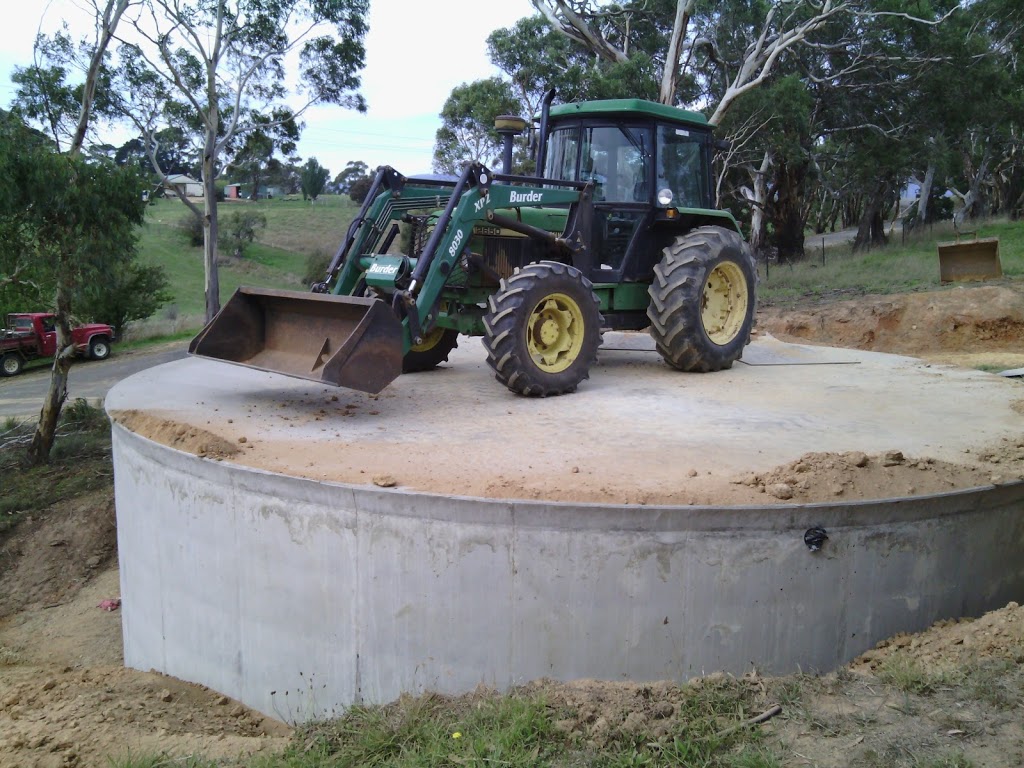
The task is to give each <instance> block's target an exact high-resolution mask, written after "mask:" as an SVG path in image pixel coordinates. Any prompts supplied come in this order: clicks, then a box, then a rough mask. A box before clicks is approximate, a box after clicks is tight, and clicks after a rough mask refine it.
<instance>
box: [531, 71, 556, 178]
mask: <svg viewBox="0 0 1024 768" xmlns="http://www.w3.org/2000/svg"><path fill="white" fill-rule="evenodd" d="M554 98H555V89H554V88H549V89H548V92H547V93H545V94H544V99H543V100H542V101H541V105H540V136H539V137H538V138H537V169H536V171H534V175H535V176H541V177H542V176H544V161H545V160H547V151H548V114H549V113H550V112H551V102H552V101H554Z"/></svg>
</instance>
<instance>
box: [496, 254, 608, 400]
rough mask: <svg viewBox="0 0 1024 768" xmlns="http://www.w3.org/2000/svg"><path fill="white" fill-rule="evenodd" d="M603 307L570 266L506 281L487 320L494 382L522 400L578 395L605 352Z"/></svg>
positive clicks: (540, 268)
mask: <svg viewBox="0 0 1024 768" xmlns="http://www.w3.org/2000/svg"><path fill="white" fill-rule="evenodd" d="M599 306H600V305H599V302H598V299H597V296H595V295H594V287H593V285H592V284H591V282H590V281H589V280H587V278H585V277H584V276H583V273H582V272H580V271H579V270H578V269H576V268H574V267H570V266H568V265H566V264H560V263H558V262H554V261H541V262H537V263H535V264H528V265H527V266H525V267H523V268H522V269H519V270H516V272H515V273H513V274H512V276H511V277H508V278H503V279H502V281H501V285H500V287H499V288H498V290H497V291H496V292H495V293H494V294H492V295H491V297H490V299H488V309H489V310H490V311H489V312H488V314H487V315H485V316H484V347H485V348H486V349H487V363H488V365H490V366H491V368H493V369H494V377H495V378H496V379H497V380H498V381H500V382H501V383H502V384H504V385H505V386H506V387H508V388H509V389H510V390H512V391H513V392H515V393H517V394H520V395H528V396H532V397H548V396H549V395H561V394H565V393H567V392H575V391H576V387H577V385H579V383H580V382H581V381H583V380H584V379H586V378H588V377H589V372H590V366H591V364H592V363H593V362H594V361H595V360H596V359H597V349H598V347H600V346H601V325H602V319H601V312H600V309H599Z"/></svg>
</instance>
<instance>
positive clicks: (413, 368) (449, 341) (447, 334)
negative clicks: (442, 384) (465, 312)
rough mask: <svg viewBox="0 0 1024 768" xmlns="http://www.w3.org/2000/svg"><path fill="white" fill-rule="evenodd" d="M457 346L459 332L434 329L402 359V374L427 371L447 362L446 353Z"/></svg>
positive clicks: (447, 329)
mask: <svg viewBox="0 0 1024 768" xmlns="http://www.w3.org/2000/svg"><path fill="white" fill-rule="evenodd" d="M457 346H459V332H458V331H453V330H452V329H451V328H440V327H437V328H434V330H432V331H431V332H430V333H428V334H427V335H426V336H425V337H424V339H423V343H422V344H414V345H413V346H412V347H411V348H410V349H409V351H408V352H406V353H405V357H403V358H402V373H417V372H418V371H429V370H431V369H432V368H436V367H437V366H439V365H440V364H441V363H443V362H445V361H447V360H448V353H449V352H451V351H452V350H453V349H455V348H456V347H457Z"/></svg>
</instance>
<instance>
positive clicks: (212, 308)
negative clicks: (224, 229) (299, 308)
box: [203, 129, 220, 322]
mask: <svg viewBox="0 0 1024 768" xmlns="http://www.w3.org/2000/svg"><path fill="white" fill-rule="evenodd" d="M216 143H217V135H216V133H214V132H213V131H212V130H209V129H208V130H207V132H206V151H205V152H204V153H203V266H204V268H205V279H206V281H205V285H206V322H210V321H211V320H213V317H214V315H216V314H217V313H218V312H219V311H220V278H219V275H218V272H217V185H216V183H215V182H216V170H215V168H214V164H213V154H214V151H215V149H214V148H215V147H216Z"/></svg>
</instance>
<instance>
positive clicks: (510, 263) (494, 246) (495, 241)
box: [483, 237, 533, 277]
mask: <svg viewBox="0 0 1024 768" xmlns="http://www.w3.org/2000/svg"><path fill="white" fill-rule="evenodd" d="M531 246H532V243H531V241H530V239H529V238H528V237H488V238H486V239H485V240H484V252H483V257H484V263H485V264H486V265H487V266H489V267H490V268H491V269H493V270H494V271H495V272H497V273H498V274H499V275H501V277H509V276H510V275H511V274H512V273H513V272H514V271H515V269H516V267H524V266H526V265H527V264H529V263H530V262H531V261H532V260H533V258H532V257H533V248H532V247H531Z"/></svg>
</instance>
